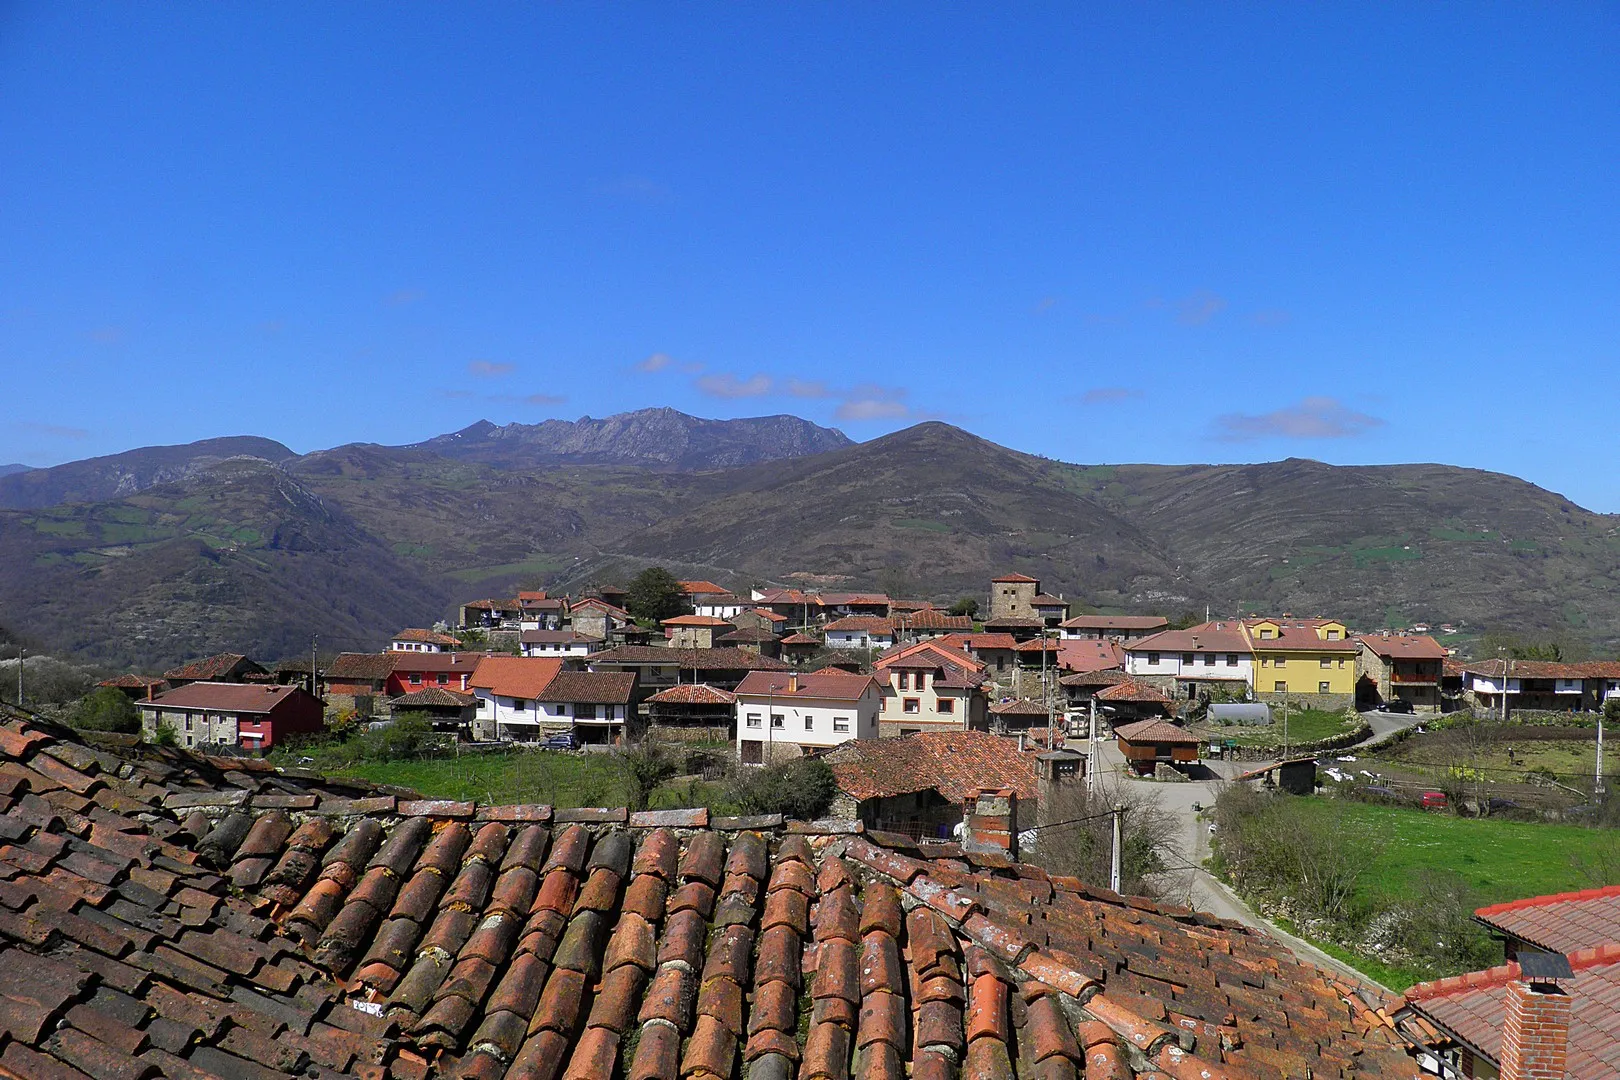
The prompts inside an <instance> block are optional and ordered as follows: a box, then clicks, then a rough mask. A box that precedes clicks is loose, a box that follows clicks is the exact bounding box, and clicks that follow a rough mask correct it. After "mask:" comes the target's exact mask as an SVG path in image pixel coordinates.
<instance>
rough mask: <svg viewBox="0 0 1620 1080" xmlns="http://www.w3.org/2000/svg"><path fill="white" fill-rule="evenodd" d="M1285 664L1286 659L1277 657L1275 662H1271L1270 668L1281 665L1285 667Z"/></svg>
mask: <svg viewBox="0 0 1620 1080" xmlns="http://www.w3.org/2000/svg"><path fill="white" fill-rule="evenodd" d="M1287 663H1288V657H1286V656H1279V657H1277V658H1276V659H1275V660H1273V661H1272V662H1271V666H1272V667H1282V666H1283V665H1285V664H1287Z"/></svg>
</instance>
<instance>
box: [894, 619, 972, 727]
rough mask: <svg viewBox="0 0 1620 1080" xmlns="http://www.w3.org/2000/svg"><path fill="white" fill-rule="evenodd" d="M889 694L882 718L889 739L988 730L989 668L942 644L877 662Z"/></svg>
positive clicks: (934, 643)
mask: <svg viewBox="0 0 1620 1080" xmlns="http://www.w3.org/2000/svg"><path fill="white" fill-rule="evenodd" d="M872 670H873V675H874V677H875V678H876V679H877V681H878V684H879V686H881V687H882V691H883V708H882V714H881V716H880V717H879V722H880V724H881V731H882V734H883V735H884V736H885V737H888V736H891V735H913V734H916V733H917V732H922V731H963V730H968V729H975V730H983V729H985V728H986V727H987V726H988V720H987V716H988V711H989V707H990V699H989V696H988V695H987V693H986V691H985V686H986V684H987V683H988V682H989V679H988V678H987V677H986V675H985V673H984V665H983V664H981V663H980V662H979V661H977V660H975V659H973V658H972V657H971V656H968V655H967V654H966V653H962V652H958V651H956V650H955V649H951V648H947V647H946V646H944V645H943V644H941V643H940V642H939V641H937V640H935V641H919V642H917V643H916V644H913V645H907V646H904V647H903V648H899V649H894V650H892V651H890V652H888V653H886V654H884V655H883V656H880V657H878V659H876V660H875V661H873V662H872Z"/></svg>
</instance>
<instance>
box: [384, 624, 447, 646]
mask: <svg viewBox="0 0 1620 1080" xmlns="http://www.w3.org/2000/svg"><path fill="white" fill-rule="evenodd" d="M460 645H461V642H459V641H457V640H456V639H455V638H453V637H451V636H450V635H449V634H441V633H439V632H438V631H437V630H421V629H417V628H414V627H413V628H411V629H409V630H401V631H400V632H399V633H397V634H395V635H394V636H393V638H391V639H390V640H389V642H388V651H389V652H455V651H456V649H457V648H459V647H460Z"/></svg>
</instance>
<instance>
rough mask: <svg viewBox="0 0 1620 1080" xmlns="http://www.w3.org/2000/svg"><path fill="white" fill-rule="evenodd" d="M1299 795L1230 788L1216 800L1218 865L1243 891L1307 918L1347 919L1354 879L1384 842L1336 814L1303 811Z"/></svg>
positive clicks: (1239, 786)
mask: <svg viewBox="0 0 1620 1080" xmlns="http://www.w3.org/2000/svg"><path fill="white" fill-rule="evenodd" d="M1291 798H1293V796H1286V795H1277V794H1273V793H1266V792H1259V791H1255V790H1254V789H1252V788H1250V787H1249V786H1248V785H1246V784H1233V785H1231V786H1229V787H1227V788H1226V789H1225V790H1224V791H1222V792H1221V794H1220V795H1219V796H1218V797H1217V799H1216V800H1215V824H1216V828H1217V833H1216V837H1215V851H1216V857H1217V860H1218V863H1217V865H1218V866H1219V867H1220V869H1221V870H1222V871H1223V872H1224V873H1226V874H1227V875H1228V876H1229V877H1230V878H1231V880H1232V882H1233V884H1235V885H1236V886H1237V887H1238V888H1239V890H1240V891H1242V892H1244V893H1245V894H1247V895H1253V896H1258V897H1261V898H1263V899H1266V900H1269V901H1271V902H1273V903H1279V904H1286V905H1288V906H1290V907H1292V909H1293V914H1295V915H1296V916H1298V917H1303V918H1317V919H1326V920H1328V921H1329V922H1332V923H1335V924H1337V925H1340V926H1346V925H1349V924H1350V923H1351V922H1352V921H1353V920H1354V919H1355V918H1356V917H1357V916H1358V915H1359V914H1360V913H1359V912H1356V911H1355V910H1354V909H1353V908H1352V898H1353V897H1354V895H1355V891H1356V885H1357V883H1358V882H1359V881H1360V880H1361V878H1362V877H1363V876H1364V875H1365V874H1366V873H1367V871H1368V870H1369V869H1370V868H1371V866H1372V861H1373V858H1374V856H1375V855H1376V854H1377V851H1378V848H1379V843H1378V840H1377V838H1376V837H1373V836H1371V835H1370V834H1368V833H1367V832H1366V831H1365V830H1360V829H1356V828H1354V827H1352V826H1351V824H1350V822H1349V821H1348V820H1347V818H1346V815H1345V814H1344V812H1343V808H1342V806H1340V805H1339V804H1337V803H1335V804H1334V808H1335V811H1336V812H1335V813H1333V814H1330V815H1326V816H1318V815H1315V814H1310V815H1307V814H1301V813H1298V812H1296V811H1295V809H1294V808H1293V807H1292V806H1290V805H1289V800H1290V799H1291Z"/></svg>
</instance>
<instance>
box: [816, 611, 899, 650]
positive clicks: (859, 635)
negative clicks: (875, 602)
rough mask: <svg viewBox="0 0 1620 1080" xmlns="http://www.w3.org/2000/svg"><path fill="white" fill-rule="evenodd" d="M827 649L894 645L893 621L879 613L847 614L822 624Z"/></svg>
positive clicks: (871, 647) (874, 647)
mask: <svg viewBox="0 0 1620 1080" xmlns="http://www.w3.org/2000/svg"><path fill="white" fill-rule="evenodd" d="M821 629H822V631H823V632H824V634H825V635H826V638H825V640H826V642H827V648H829V649H887V648H890V647H892V646H893V645H894V641H895V632H894V623H893V622H891V621H890V620H889V619H886V618H884V617H882V616H879V615H849V616H846V617H845V618H842V619H834V620H832V621H831V622H829V623H827V624H826V625H825V626H823V627H822V628H821Z"/></svg>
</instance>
